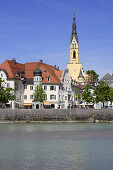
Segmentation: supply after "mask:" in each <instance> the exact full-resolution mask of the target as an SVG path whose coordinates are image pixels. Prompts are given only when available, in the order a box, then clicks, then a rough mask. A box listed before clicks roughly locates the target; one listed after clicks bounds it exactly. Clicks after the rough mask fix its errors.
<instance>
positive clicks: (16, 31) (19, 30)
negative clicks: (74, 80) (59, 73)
mask: <svg viewBox="0 0 113 170" xmlns="http://www.w3.org/2000/svg"><path fill="white" fill-rule="evenodd" d="M74 8H75V17H76V26H77V33H78V38H79V54H80V57H79V61H80V62H82V64H83V69H84V71H87V70H95V71H96V72H97V73H98V74H99V76H100V78H101V77H102V76H104V75H105V74H106V73H110V74H112V73H113V0H0V64H1V63H3V62H4V61H5V60H6V59H8V60H11V59H12V58H15V59H16V60H17V62H19V63H26V62H38V61H39V60H41V59H42V60H43V62H44V63H47V64H51V65H57V66H59V67H60V69H61V70H64V69H66V68H67V63H69V62H70V36H71V32H72V21H73V9H74Z"/></svg>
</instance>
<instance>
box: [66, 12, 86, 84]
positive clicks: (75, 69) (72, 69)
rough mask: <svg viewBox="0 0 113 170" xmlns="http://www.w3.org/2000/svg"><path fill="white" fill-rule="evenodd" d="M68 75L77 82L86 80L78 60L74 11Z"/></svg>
mask: <svg viewBox="0 0 113 170" xmlns="http://www.w3.org/2000/svg"><path fill="white" fill-rule="evenodd" d="M67 69H68V70H69V73H70V76H71V78H72V79H73V80H75V81H77V82H78V83H82V82H86V80H87V77H88V76H87V74H85V73H84V71H83V68H82V63H80V62H79V43H78V35H77V32H76V22H75V12H74V17H73V24H72V34H71V40H70V63H68V64H67Z"/></svg>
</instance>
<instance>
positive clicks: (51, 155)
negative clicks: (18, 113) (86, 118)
mask: <svg viewBox="0 0 113 170" xmlns="http://www.w3.org/2000/svg"><path fill="white" fill-rule="evenodd" d="M57 169H58V170H112V169H113V123H37V124H31V123H30V124H0V170H57Z"/></svg>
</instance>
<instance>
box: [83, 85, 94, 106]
mask: <svg viewBox="0 0 113 170" xmlns="http://www.w3.org/2000/svg"><path fill="white" fill-rule="evenodd" d="M82 100H83V101H85V102H88V103H94V97H93V94H92V93H91V85H90V84H86V85H85V87H84V89H83V91H82Z"/></svg>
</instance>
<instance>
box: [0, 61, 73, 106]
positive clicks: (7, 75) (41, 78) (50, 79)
mask: <svg viewBox="0 0 113 170" xmlns="http://www.w3.org/2000/svg"><path fill="white" fill-rule="evenodd" d="M0 78H2V79H3V80H4V81H5V83H6V84H5V86H6V88H7V87H11V88H13V89H15V95H16V100H15V101H12V102H9V103H8V105H10V107H12V108H13V109H14V108H15V107H16V108H28V109H30V108H33V96H34V91H35V88H36V86H38V85H40V84H42V87H43V89H44V91H45V92H46V95H47V100H46V101H45V102H44V103H43V104H44V107H45V108H55V109H58V108H59V109H67V108H72V107H73V104H74V91H75V88H74V87H73V86H72V81H71V77H70V74H69V71H68V70H67V69H66V70H64V71H61V70H59V68H56V66H52V65H48V64H45V63H43V61H42V60H40V62H32V63H25V64H21V63H17V62H16V60H15V59H13V60H12V61H10V60H6V61H5V62H4V63H2V64H1V65H0ZM37 108H39V107H38V106H37Z"/></svg>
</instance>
